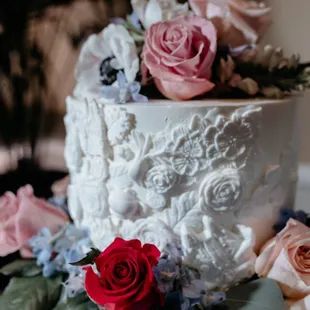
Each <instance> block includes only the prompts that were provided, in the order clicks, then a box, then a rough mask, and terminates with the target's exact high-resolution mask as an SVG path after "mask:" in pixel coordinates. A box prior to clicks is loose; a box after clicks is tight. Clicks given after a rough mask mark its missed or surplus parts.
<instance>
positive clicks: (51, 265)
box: [42, 261, 56, 278]
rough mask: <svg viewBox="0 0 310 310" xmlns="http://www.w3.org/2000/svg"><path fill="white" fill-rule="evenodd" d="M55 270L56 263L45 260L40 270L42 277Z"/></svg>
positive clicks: (50, 274)
mask: <svg viewBox="0 0 310 310" xmlns="http://www.w3.org/2000/svg"><path fill="white" fill-rule="evenodd" d="M55 272H56V264H55V263H54V261H47V262H45V264H44V266H43V271H42V273H43V277H45V278H49V277H51V276H53V275H54V273H55Z"/></svg>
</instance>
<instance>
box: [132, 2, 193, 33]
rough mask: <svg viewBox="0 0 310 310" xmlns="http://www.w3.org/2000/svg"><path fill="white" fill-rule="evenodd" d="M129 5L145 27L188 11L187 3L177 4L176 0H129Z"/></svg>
mask: <svg viewBox="0 0 310 310" xmlns="http://www.w3.org/2000/svg"><path fill="white" fill-rule="evenodd" d="M131 5H132V7H133V9H134V11H135V13H136V14H137V16H138V18H139V20H140V21H141V23H142V25H143V26H144V28H145V29H148V28H150V27H151V25H152V24H155V23H157V22H160V21H165V20H170V19H172V18H174V17H177V16H184V15H186V14H188V13H189V7H188V4H187V3H184V4H179V3H178V1H177V0H131Z"/></svg>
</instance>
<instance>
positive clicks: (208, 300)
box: [200, 292, 226, 309]
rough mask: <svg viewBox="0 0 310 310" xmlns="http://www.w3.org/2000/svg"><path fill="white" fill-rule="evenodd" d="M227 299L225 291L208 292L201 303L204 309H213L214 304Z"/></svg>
mask: <svg viewBox="0 0 310 310" xmlns="http://www.w3.org/2000/svg"><path fill="white" fill-rule="evenodd" d="M225 299H226V294H225V293H224V292H207V293H206V294H205V295H203V297H202V299H201V302H200V304H201V305H202V306H203V308H204V309H212V308H213V307H214V306H217V305H219V304H221V303H222V302H223V301H224V300H225Z"/></svg>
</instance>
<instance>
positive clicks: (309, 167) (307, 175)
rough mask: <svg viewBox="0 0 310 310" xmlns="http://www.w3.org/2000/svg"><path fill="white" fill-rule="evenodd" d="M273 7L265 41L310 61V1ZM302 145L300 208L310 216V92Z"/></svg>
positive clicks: (272, 0)
mask: <svg viewBox="0 0 310 310" xmlns="http://www.w3.org/2000/svg"><path fill="white" fill-rule="evenodd" d="M268 2H269V4H270V5H271V6H272V8H273V11H272V18H273V25H272V27H271V28H270V31H269V33H268V35H267V36H266V38H265V43H267V42H269V43H272V44H273V45H278V46H281V47H283V49H284V51H285V53H288V54H292V53H297V52H298V53H300V56H301V60H302V61H309V59H310V40H309V39H308V38H306V36H308V33H309V31H310V19H309V12H310V1H309V0H297V1H293V0H269V1H268ZM300 115H301V118H300V121H301V128H302V132H301V145H300V168H299V183H298V192H297V197H296V207H297V208H302V209H305V210H306V211H307V212H310V203H309V201H310V138H309V136H310V122H309V117H310V92H309V91H308V92H307V93H306V94H305V96H304V100H303V104H302V107H301V113H300Z"/></svg>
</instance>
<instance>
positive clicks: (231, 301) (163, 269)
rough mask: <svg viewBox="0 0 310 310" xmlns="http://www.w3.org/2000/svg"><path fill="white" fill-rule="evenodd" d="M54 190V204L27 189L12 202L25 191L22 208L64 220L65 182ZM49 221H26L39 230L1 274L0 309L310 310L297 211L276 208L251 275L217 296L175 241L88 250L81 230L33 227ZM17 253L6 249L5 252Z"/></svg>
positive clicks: (306, 241) (309, 252) (303, 230)
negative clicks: (271, 230) (42, 209)
mask: <svg viewBox="0 0 310 310" xmlns="http://www.w3.org/2000/svg"><path fill="white" fill-rule="evenodd" d="M57 185H59V186H60V185H61V186H63V187H64V188H63V189H62V190H61V191H58V190H57V191H56V194H57V196H54V197H52V198H51V199H49V201H50V202H53V203H54V204H49V203H48V202H47V201H45V200H43V199H38V198H36V197H35V196H34V195H33V192H32V190H31V191H30V189H31V188H30V187H29V186H28V187H25V188H22V189H20V191H19V192H18V193H19V194H18V196H17V197H23V196H22V195H21V193H22V192H23V191H25V189H28V193H29V194H31V195H30V197H31V200H27V202H25V203H24V205H28V204H31V205H32V206H34V205H38V204H39V205H42V206H45V207H46V206H47V205H48V209H47V210H49V211H50V214H53V215H54V214H61V215H62V218H64V219H67V220H68V218H67V216H66V213H65V212H64V211H62V209H64V210H65V211H66V210H67V208H66V203H65V200H66V194H65V193H66V191H67V186H68V182H66V181H63V182H60V183H57ZM7 197H12V199H13V198H14V199H17V197H15V196H14V195H13V194H12V193H6V194H5V195H4V196H3V197H2V198H1V202H2V208H3V210H6V209H8V208H9V206H11V203H12V201H15V200H14V199H13V200H9V199H7ZM27 197H29V196H27ZM28 199H29V198H28ZM30 201H31V203H30ZM16 202H18V201H16ZM19 203H20V202H19ZM22 205H23V204H22ZM48 216H49V213H48V212H47V213H45V216H41V217H40V218H36V217H32V218H30V219H28V224H29V225H32V224H36V225H38V227H41V228H40V229H38V230H37V232H36V233H35V234H34V235H33V236H32V237H30V239H29V240H28V246H27V243H26V244H24V246H27V248H28V255H27V259H25V258H22V259H18V260H16V261H13V262H12V263H11V264H8V265H6V266H4V267H2V268H1V269H0V278H1V280H3V281H1V283H3V284H2V286H3V285H4V287H3V292H2V294H1V295H0V309H6V310H20V309H23V310H71V309H78V310H95V309H107V310H112V309H113V310H135V309H138V310H155V309H158V310H160V309H162V310H174V309H175V310H194V309H198V310H202V309H213V310H216V309H217V310H221V309H227V310H235V309H241V310H242V309H244V310H245V309H246V310H261V309H263V308H266V309H269V308H270V309H273V310H282V309H283V307H284V303H285V304H286V305H287V307H289V308H288V309H291V310H307V309H309V300H310V299H309V296H310V283H309V274H310V271H309V270H310V269H309V259H310V228H309V226H310V218H309V217H308V215H307V214H306V213H305V212H303V211H297V212H295V211H293V210H291V209H282V210H281V212H280V214H279V220H278V222H277V223H276V225H274V230H275V234H276V233H277V235H276V236H275V237H274V238H272V239H271V240H270V241H268V242H267V243H266V245H264V246H263V247H262V248H261V249H260V250H259V252H258V253H257V254H258V258H257V259H256V262H255V270H256V273H257V275H256V276H254V277H253V278H252V279H246V280H244V281H243V282H242V283H239V284H237V285H235V286H234V287H232V288H230V289H226V290H224V291H223V290H214V289H213V290H210V289H208V285H207V283H205V282H204V281H203V280H202V279H201V276H200V275H201V271H202V270H199V269H196V268H194V267H193V266H191V264H190V263H188V262H185V261H184V259H183V256H184V253H183V252H182V247H181V246H180V245H178V244H169V245H168V246H167V247H166V248H165V250H163V251H159V249H158V248H157V247H156V246H155V245H153V244H142V243H141V242H140V241H139V240H137V239H134V240H123V239H121V238H116V239H115V240H114V241H113V242H112V243H111V244H110V245H109V246H108V247H107V248H105V249H103V250H99V249H96V248H94V247H93V245H92V243H91V241H90V240H89V237H88V232H87V230H85V229H77V228H76V227H75V226H74V225H73V224H71V223H70V222H68V221H65V222H62V223H61V224H60V225H59V226H58V229H56V230H54V229H53V228H51V226H49V227H43V226H41V225H39V223H40V221H41V224H42V225H46V223H47V222H46V219H47V217H48ZM4 221H7V217H6V218H5V219H2V223H4ZM308 225H309V226H308ZM6 227H7V226H6V225H2V226H1V228H0V233H1V235H2V237H3V240H9V239H7V238H8V237H9V234H10V233H11V231H8V230H7V229H6ZM23 248H24V247H22V249H23ZM16 250H17V248H16V247H14V248H11V249H10V250H7V251H6V254H9V253H13V252H15V251H16ZM2 255H3V254H2ZM21 255H23V250H22V251H21ZM31 257H33V258H31ZM4 283H7V284H4Z"/></svg>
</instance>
